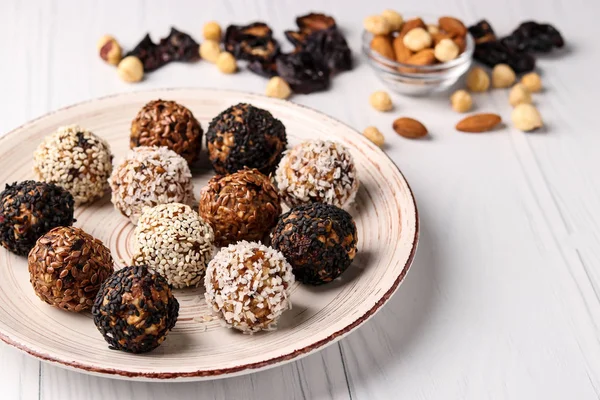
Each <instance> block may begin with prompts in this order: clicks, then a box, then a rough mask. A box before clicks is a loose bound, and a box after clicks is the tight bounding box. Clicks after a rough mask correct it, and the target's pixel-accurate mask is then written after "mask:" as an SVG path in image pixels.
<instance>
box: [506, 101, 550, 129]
mask: <svg viewBox="0 0 600 400" xmlns="http://www.w3.org/2000/svg"><path fill="white" fill-rule="evenodd" d="M510 118H511V119H512V122H513V124H514V125H515V128H517V129H519V130H521V131H524V132H529V131H532V130H535V129H538V128H541V127H542V126H543V125H544V123H543V122H542V116H541V115H540V112H539V111H538V110H537V108H535V107H534V106H533V105H531V104H527V103H522V104H519V105H518V106H516V107H515V109H514V110H513V111H512V113H511V115H510Z"/></svg>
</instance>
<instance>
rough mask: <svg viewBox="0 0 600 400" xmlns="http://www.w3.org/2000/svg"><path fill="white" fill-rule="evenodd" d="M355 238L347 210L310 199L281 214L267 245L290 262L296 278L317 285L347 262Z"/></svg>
mask: <svg viewBox="0 0 600 400" xmlns="http://www.w3.org/2000/svg"><path fill="white" fill-rule="evenodd" d="M357 241H358V239H357V234H356V225H355V224H354V220H353V219H352V216H351V215H350V214H348V213H347V212H346V211H344V210H342V209H341V208H338V207H336V206H332V205H329V204H323V203H311V204H303V205H300V206H296V207H294V208H292V209H291V210H290V211H289V212H287V213H285V214H283V215H282V216H281V218H280V219H279V222H278V223H277V226H276V227H275V230H274V231H273V235H272V240H271V245H272V246H273V247H274V248H275V249H277V250H279V251H280V252H281V253H283V255H284V256H285V258H286V259H287V260H288V262H289V263H290V264H291V265H292V268H293V270H294V275H295V276H296V279H297V280H299V281H300V282H303V283H308V284H311V285H321V284H323V283H327V282H331V281H332V280H334V279H335V278H337V277H338V276H340V275H341V274H342V273H343V272H344V271H345V270H346V269H347V268H348V267H349V266H350V264H351V263H352V260H353V259H354V256H355V255H356V244H357Z"/></svg>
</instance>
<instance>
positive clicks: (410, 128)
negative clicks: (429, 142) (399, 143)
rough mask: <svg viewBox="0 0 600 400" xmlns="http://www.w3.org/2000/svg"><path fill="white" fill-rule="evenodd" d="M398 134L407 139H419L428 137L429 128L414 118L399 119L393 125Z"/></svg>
mask: <svg viewBox="0 0 600 400" xmlns="http://www.w3.org/2000/svg"><path fill="white" fill-rule="evenodd" d="M392 127H393V128H394V130H395V131H396V133H397V134H398V135H400V136H402V137H405V138H407V139H418V138H421V137H423V136H427V133H428V132H427V128H425V125H423V124H422V123H420V122H419V121H417V120H416V119H413V118H408V117H402V118H398V119H396V120H395V121H394V123H393V124H392Z"/></svg>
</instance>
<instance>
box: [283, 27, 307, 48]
mask: <svg viewBox="0 0 600 400" xmlns="http://www.w3.org/2000/svg"><path fill="white" fill-rule="evenodd" d="M284 34H285V37H286V39H287V40H289V41H290V43H291V44H292V45H294V47H296V48H297V49H301V48H303V47H304V46H306V37H307V36H308V33H306V32H300V31H285V32H284Z"/></svg>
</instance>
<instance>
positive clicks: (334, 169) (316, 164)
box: [275, 140, 359, 208]
mask: <svg viewBox="0 0 600 400" xmlns="http://www.w3.org/2000/svg"><path fill="white" fill-rule="evenodd" d="M275 181H276V183H277V187H278V189H279V193H280V195H281V197H282V199H283V200H284V202H285V203H286V204H287V205H288V206H290V207H293V206H296V205H300V204H306V203H313V202H317V203H325V204H331V205H334V206H337V207H342V208H344V207H347V206H349V205H350V204H352V202H353V201H354V198H355V197H356V192H357V191H358V185H359V182H358V177H357V176H356V167H355V166H354V160H353V158H352V155H351V154H350V151H349V150H348V149H347V148H346V147H345V146H343V145H342V144H340V143H336V142H332V141H329V140H309V141H306V142H303V143H300V144H299V145H297V146H295V147H294V148H292V149H291V150H289V151H287V152H286V153H285V155H284V157H283V159H282V160H281V162H280V163H279V166H278V167H277V171H276V173H275Z"/></svg>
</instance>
